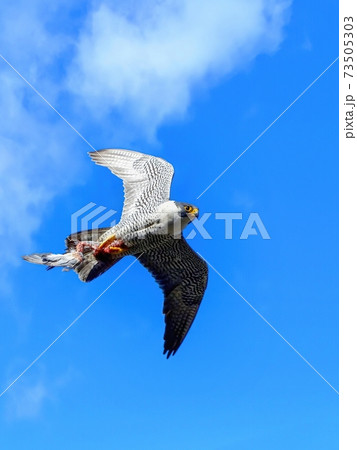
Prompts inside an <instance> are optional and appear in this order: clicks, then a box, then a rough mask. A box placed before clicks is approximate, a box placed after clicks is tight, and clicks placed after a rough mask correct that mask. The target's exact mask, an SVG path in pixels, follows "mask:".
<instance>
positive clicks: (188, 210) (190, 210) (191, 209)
mask: <svg viewBox="0 0 357 450" xmlns="http://www.w3.org/2000/svg"><path fill="white" fill-rule="evenodd" d="M185 211H186V212H188V213H190V212H192V211H193V208H192V206H190V205H186V206H185Z"/></svg>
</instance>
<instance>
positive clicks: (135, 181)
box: [23, 149, 208, 358]
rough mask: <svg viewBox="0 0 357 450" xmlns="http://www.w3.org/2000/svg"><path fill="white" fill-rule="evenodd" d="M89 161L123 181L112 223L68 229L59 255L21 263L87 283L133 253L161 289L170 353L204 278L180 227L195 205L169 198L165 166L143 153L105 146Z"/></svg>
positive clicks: (199, 294)
mask: <svg viewBox="0 0 357 450" xmlns="http://www.w3.org/2000/svg"><path fill="white" fill-rule="evenodd" d="M89 155H90V157H91V158H92V160H93V161H94V162H95V163H96V164H98V165H101V166H105V167H108V168H109V169H110V170H111V172H112V173H113V174H114V175H116V176H117V177H119V178H121V179H122V180H123V184H124V194H125V200H124V206H123V211H122V216H121V219H120V222H119V223H118V224H117V225H115V226H114V227H110V228H99V229H93V230H86V231H81V232H78V233H73V234H71V235H70V236H68V237H67V238H66V241H65V242H66V251H65V253H63V254H53V253H34V254H31V255H26V256H24V257H23V258H24V259H25V260H26V261H29V262H32V263H35V264H42V265H46V266H47V267H48V268H49V269H50V268H53V267H63V270H71V269H72V270H74V271H75V272H76V273H77V274H78V277H79V279H80V280H82V281H85V282H88V281H91V280H93V279H94V278H97V277H98V276H99V275H101V274H102V273H104V272H105V271H106V270H108V269H110V268H111V267H112V266H113V265H114V264H115V263H116V262H118V261H119V260H120V259H122V258H123V257H124V256H127V255H133V256H135V257H137V258H138V260H139V261H140V262H141V264H142V265H143V266H144V267H146V268H147V269H148V270H149V271H150V272H151V274H152V275H153V276H154V278H155V279H156V281H157V282H158V284H159V285H160V287H161V288H162V290H163V292H164V307H163V314H164V315H165V324H166V327H165V334H164V341H165V342H164V354H166V355H167V358H169V357H170V355H171V354H172V355H174V354H175V353H176V351H177V350H178V348H179V347H180V345H181V344H182V341H183V340H184V338H185V336H186V334H187V333H188V330H189V329H190V327H191V325H192V322H193V320H194V318H195V316H196V314H197V311H198V308H199V306H200V303H201V301H202V297H203V295H204V292H205V290H206V286H207V279H208V268H207V264H206V263H205V262H204V261H203V260H202V258H200V257H199V256H198V255H197V254H196V253H195V252H194V251H193V250H192V248H191V247H190V246H189V245H188V243H187V242H186V240H185V239H184V237H183V235H182V230H183V229H184V228H185V227H186V226H187V225H188V224H189V223H190V222H192V221H193V220H194V219H195V218H197V217H198V208H197V207H196V206H194V205H191V204H189V203H183V202H176V201H173V200H170V187H171V181H172V177H173V174H174V169H173V167H172V165H171V164H169V163H168V162H167V161H165V160H164V159H162V158H158V157H154V156H150V155H145V154H143V153H139V152H134V151H129V150H121V149H105V150H100V151H95V152H90V153H89Z"/></svg>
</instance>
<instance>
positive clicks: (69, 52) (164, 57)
mask: <svg viewBox="0 0 357 450" xmlns="http://www.w3.org/2000/svg"><path fill="white" fill-rule="evenodd" d="M289 4H290V1H289V0H250V1H249V2H247V1H245V0H222V1H220V2H217V1H204V0H180V1H178V0H162V1H156V0H136V1H134V2H124V3H120V4H119V5H118V2H114V1H107V2H104V1H96V2H95V3H94V5H95V6H94V7H93V8H92V9H90V10H89V11H88V12H85V11H82V12H81V14H79V15H80V17H81V20H78V19H74V17H75V16H76V15H77V16H78V14H73V12H74V10H73V8H75V7H74V6H73V4H71V2H69V1H68V0H60V2H58V3H57V4H56V5H54V6H51V7H48V5H47V3H45V2H43V1H40V0H34V1H33V2H30V3H28V2H25V1H24V0H15V1H14V2H11V3H7V4H6V5H5V7H4V8H3V11H2V16H1V18H0V46H1V49H2V50H1V51H5V55H4V56H5V57H8V58H9V59H10V60H11V62H14V64H15V66H16V67H17V68H18V69H19V70H20V72H22V73H23V75H24V76H25V77H27V78H29V81H31V82H32V83H34V84H35V86H36V87H37V88H38V89H39V90H40V91H41V92H42V93H44V94H45V96H49V100H50V101H55V102H56V101H59V100H60V99H61V98H62V97H63V95H65V96H66V98H69V94H70V93H71V94H72V100H73V99H75V100H74V101H73V102H70V101H68V102H66V107H69V108H71V107H73V108H74V110H77V111H78V109H76V108H78V103H79V104H81V105H83V102H85V103H86V105H87V107H88V108H87V109H86V110H85V111H86V114H85V115H87V114H89V111H92V112H93V113H94V114H93V115H94V116H95V117H96V118H97V119H98V118H99V120H101V122H102V123H106V119H107V118H108V117H110V114H111V113H112V112H115V113H118V114H119V115H120V117H121V118H122V119H123V120H124V121H125V123H126V125H130V126H131V127H133V128H134V129H135V128H136V130H137V131H138V134H141V136H144V137H149V138H153V137H155V133H156V130H157V128H158V127H159V126H160V125H161V124H162V123H164V122H166V121H167V120H169V119H173V118H180V117H183V116H184V115H185V113H186V111H187V109H188V107H189V105H190V102H191V100H192V96H193V95H194V92H195V91H196V90H199V89H203V88H205V87H206V86H208V85H211V84H213V83H217V82H218V81H219V80H220V79H221V78H222V77H224V76H225V75H227V74H228V73H230V72H232V71H235V70H237V69H239V68H240V67H242V66H246V65H247V64H249V63H250V62H251V61H252V60H253V59H254V58H255V57H256V56H257V55H258V54H260V53H262V52H271V51H275V50H276V49H277V48H278V46H279V44H280V42H281V40H282V35H283V27H284V24H285V23H286V21H287V17H288V11H289ZM58 17H62V19H63V17H65V19H66V20H63V24H61V21H60V20H57V18H58ZM68 18H71V21H70V23H76V24H77V25H78V28H77V29H76V30H73V29H71V30H68V29H67V28H66V27H65V24H66V23H68V21H67V20H68ZM9 36H11V41H10V40H9ZM63 67H67V70H63ZM61 96H62V97H61ZM237 101H239V99H237ZM0 103H1V105H2V111H3V114H2V120H1V122H0V177H1V186H0V204H1V209H0V236H1V237H2V239H4V238H5V237H6V239H7V241H9V242H11V246H7V247H5V248H3V250H2V257H1V261H0V264H2V266H3V268H4V267H5V266H7V265H8V264H9V263H11V264H16V263H17V262H18V261H19V253H22V252H23V251H24V250H25V251H26V250H27V249H28V247H29V245H30V242H31V237H32V236H33V233H34V232H35V231H36V230H37V229H38V227H39V226H40V224H41V220H42V217H43V212H44V211H45V210H46V205H47V204H48V203H49V202H51V200H52V199H53V198H54V196H56V195H57V194H59V193H61V192H63V189H66V188H67V187H68V186H70V185H72V184H73V183H75V182H76V181H77V179H78V177H76V173H77V172H76V169H77V168H78V164H79V162H80V161H81V156H80V154H79V151H78V147H77V146H75V144H77V142H78V140H77V139H78V137H77V136H76V135H75V134H74V133H73V131H72V130H70V129H69V128H68V129H67V128H66V127H67V126H66V125H65V124H64V123H63V122H61V119H60V118H59V117H58V116H56V115H55V113H54V112H53V111H52V110H50V108H49V107H48V105H46V104H45V103H43V102H42V100H40V99H39V98H38V97H36V94H35V93H34V92H33V91H31V89H30V88H29V87H28V86H27V85H26V84H25V83H24V82H23V80H21V79H20V78H19V77H18V76H17V75H16V74H15V73H14V72H13V71H12V70H11V69H10V68H9V67H8V66H7V65H6V64H5V63H4V62H3V61H0ZM82 110H83V109H82ZM85 115H83V117H84V119H83V120H85ZM79 120H82V117H80V118H79ZM88 123H90V121H88ZM110 123H111V124H112V125H113V120H111V121H110ZM112 125H111V126H112ZM119 126H122V123H120V124H119V123H118V128H119ZM105 145H106V143H104V142H103V146H105ZM118 145H120V143H118ZM83 153H84V152H83ZM68 161H71V164H68ZM19 237H21V238H19ZM3 268H2V270H1V274H3V275H4V271H3ZM3 275H2V276H3Z"/></svg>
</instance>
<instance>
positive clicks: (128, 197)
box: [89, 148, 174, 220]
mask: <svg viewBox="0 0 357 450" xmlns="http://www.w3.org/2000/svg"><path fill="white" fill-rule="evenodd" d="M89 155H90V157H91V158H92V160H93V161H94V162H95V163H96V164H98V165H100V166H105V167H107V168H108V169H109V170H111V172H112V173H113V174H114V175H116V176H117V177H119V178H121V179H122V180H123V184H124V197H125V200H124V206H123V212H122V215H121V220H123V219H125V218H127V217H129V216H131V215H132V214H134V213H137V212H142V213H143V214H146V213H149V212H152V211H153V210H154V209H155V208H156V207H157V206H158V205H160V204H161V203H163V202H166V201H168V200H169V199H170V187H171V181H172V177H173V174H174V168H173V167H172V165H171V164H170V163H168V162H167V161H165V160H164V159H162V158H158V157H155V156H150V155H145V154H144V153H139V152H134V151H129V150H122V149H116V148H113V149H105V150H100V151H97V152H90V153H89Z"/></svg>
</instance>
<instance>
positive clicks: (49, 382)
mask: <svg viewBox="0 0 357 450" xmlns="http://www.w3.org/2000/svg"><path fill="white" fill-rule="evenodd" d="M45 371H46V370H45V368H44V367H43V366H40V372H41V374H40V376H38V375H37V378H36V380H35V381H31V379H30V381H29V380H27V379H26V380H21V381H20V382H18V383H17V384H16V386H13V387H12V388H11V390H9V391H8V392H7V393H6V397H4V400H5V401H6V407H5V410H4V412H5V418H6V419H7V420H10V421H14V420H33V419H37V418H38V417H40V416H41V414H42V413H43V410H44V409H45V408H46V406H47V405H48V404H50V403H53V402H56V401H57V400H58V397H59V393H60V391H61V389H62V388H63V387H65V386H66V385H68V384H69V383H71V382H73V380H75V379H76V378H77V377H78V376H79V373H78V372H77V371H76V370H74V369H73V368H71V367H69V368H67V370H65V371H64V372H63V373H61V374H57V375H56V376H55V377H54V378H49V377H48V376H45V374H44V372H45ZM32 378H33V377H32Z"/></svg>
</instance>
